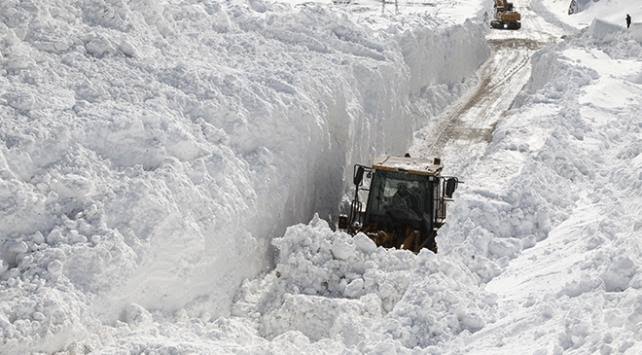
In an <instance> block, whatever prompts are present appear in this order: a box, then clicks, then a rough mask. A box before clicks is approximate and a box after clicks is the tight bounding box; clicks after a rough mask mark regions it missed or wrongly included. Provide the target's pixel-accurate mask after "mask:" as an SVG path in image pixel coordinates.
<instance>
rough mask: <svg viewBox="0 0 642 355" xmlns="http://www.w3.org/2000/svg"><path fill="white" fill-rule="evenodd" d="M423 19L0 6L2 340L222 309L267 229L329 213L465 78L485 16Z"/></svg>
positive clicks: (21, 344) (54, 343) (249, 7)
mask: <svg viewBox="0 0 642 355" xmlns="http://www.w3.org/2000/svg"><path fill="white" fill-rule="evenodd" d="M363 22H364V23H367V22H368V21H367V19H364V20H363ZM420 24H423V25H425V26H419V25H420ZM435 25H436V21H435V20H434V19H432V18H429V17H418V18H417V19H413V20H412V21H410V23H409V24H405V25H394V26H390V30H389V31H388V30H387V29H386V30H377V31H373V30H371V29H370V28H368V27H365V26H363V25H360V24H356V23H355V22H354V21H353V20H352V18H351V17H350V16H348V15H346V14H344V13H340V14H337V13H336V11H335V10H332V9H329V8H327V7H319V6H303V7H300V8H296V9H294V8H292V7H290V6H288V5H285V4H281V3H268V2H263V1H254V0H252V1H229V2H224V3H219V2H209V1H205V2H199V1H194V2H174V1H167V2H154V1H142V2H133V3H129V2H122V1H108V2H104V1H95V0H85V1H79V2H74V3H69V2H67V1H63V0H56V1H47V2H36V3H32V2H20V1H3V2H2V3H1V4H0V36H1V37H0V65H1V67H0V72H1V73H2V75H0V92H1V93H2V94H0V116H2V122H1V123H0V141H1V142H2V144H0V255H1V258H2V264H1V265H0V271H1V272H2V273H1V275H0V301H1V302H0V303H1V304H2V307H0V329H1V335H0V339H2V344H3V345H4V346H6V348H5V349H7V351H11V352H15V353H21V352H26V351H30V350H38V351H54V350H58V349H60V348H61V347H63V346H65V345H66V344H69V343H70V342H72V341H73V340H74V339H81V338H83V339H86V342H87V344H100V343H101V341H100V340H98V339H97V338H98V337H97V336H95V335H93V334H96V333H97V332H99V331H102V330H99V329H100V328H101V327H102V326H103V325H114V326H117V325H119V324H121V323H125V324H129V323H133V324H136V322H138V319H146V316H143V314H145V313H144V312H134V315H130V313H131V312H130V311H128V310H136V309H139V307H142V309H143V310H147V311H146V312H151V313H150V314H152V315H153V316H154V317H161V318H162V314H166V313H167V314H172V312H174V311H176V310H180V309H182V308H186V309H187V312H188V313H189V315H190V316H196V317H200V316H201V315H202V314H205V313H209V314H210V315H212V316H218V315H222V314H223V315H224V314H227V313H228V312H229V308H230V304H231V302H232V297H233V294H234V291H235V290H236V288H237V287H238V285H239V284H240V282H241V280H243V279H245V278H247V277H250V276H254V275H256V274H257V273H260V272H262V271H264V270H265V269H266V268H268V267H270V263H271V252H270V247H269V243H270V238H271V237H273V236H275V235H279V234H280V233H281V232H282V231H283V230H284V229H285V226H287V225H290V224H293V223H296V222H299V221H303V220H307V219H309V218H310V216H311V215H312V214H313V212H314V211H319V213H320V214H321V215H322V216H324V217H325V216H329V215H332V214H335V212H336V208H337V205H338V203H339V200H340V198H341V196H342V194H343V186H342V181H343V179H344V178H345V177H347V176H349V175H350V173H351V169H346V167H349V166H351V164H353V163H354V162H364V161H368V160H369V159H371V157H372V156H374V155H375V154H378V153H383V152H389V153H402V152H405V150H406V148H407V146H408V144H409V142H410V139H411V136H412V134H411V132H412V131H413V129H415V128H416V127H418V126H420V125H423V124H425V121H426V117H430V115H432V114H435V113H437V112H439V111H440V110H441V109H442V108H443V107H445V106H446V105H447V104H448V103H449V102H451V101H452V100H454V99H455V98H456V97H457V96H458V95H459V93H460V92H462V91H463V90H464V89H465V88H467V87H468V86H470V85H473V84H474V80H468V81H466V80H465V79H466V78H469V77H471V76H472V74H473V73H474V71H475V70H476V68H477V67H478V66H479V64H480V63H481V62H483V61H484V60H485V59H486V57H487V56H488V54H489V52H488V48H487V46H486V44H485V43H484V42H483V41H482V40H481V36H482V35H483V30H482V28H483V27H482V26H481V25H479V24H474V23H471V22H470V21H466V22H463V23H461V24H460V25H452V26H447V27H445V28H441V29H439V30H436V29H435ZM456 57H457V58H463V59H462V60H460V61H458V62H457V65H449V63H451V58H456ZM419 99H421V100H423V101H422V103H421V104H417V103H416V101H415V100H419ZM423 102H426V103H423ZM119 322H120V323H119ZM143 323H144V322H143ZM117 328H118V327H117ZM114 331H115V330H114ZM104 341H107V340H104Z"/></svg>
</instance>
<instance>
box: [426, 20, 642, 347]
mask: <svg viewBox="0 0 642 355" xmlns="http://www.w3.org/2000/svg"><path fill="white" fill-rule="evenodd" d="M605 29H606V30H605ZM610 29H611V28H610V27H609V26H605V25H603V23H600V22H596V23H595V25H594V26H593V28H590V29H587V30H585V31H583V32H582V33H581V34H579V35H578V36H574V37H572V38H570V39H569V40H568V41H565V42H562V43H560V44H557V45H554V46H552V47H548V48H546V49H544V50H542V51H540V52H539V53H537V54H536V55H535V56H534V57H533V67H532V68H533V69H532V77H531V80H530V81H529V83H528V84H527V85H526V86H525V87H524V90H523V92H522V94H521V97H520V98H518V99H517V100H516V102H515V103H514V104H513V107H512V108H511V110H510V111H509V112H508V113H507V118H506V119H505V120H502V121H500V123H499V124H498V125H497V127H496V130H495V132H494V135H493V141H492V143H491V144H490V145H489V147H488V150H487V152H486V155H485V157H484V159H483V160H482V161H483V164H481V165H479V166H478V169H477V171H476V173H475V174H473V175H472V176H470V177H467V178H466V182H467V184H465V185H462V187H461V188H460V190H459V191H458V195H457V196H456V198H455V203H454V206H453V207H454V208H453V210H452V211H451V213H449V215H450V217H449V221H448V224H447V225H446V226H445V227H444V228H443V229H442V230H441V231H440V235H439V238H438V243H440V251H443V253H444V254H445V255H444V257H449V258H453V259H458V260H461V262H462V263H464V264H466V265H468V267H469V268H470V270H471V271H473V272H475V273H476V274H477V275H478V276H479V277H480V279H481V280H482V281H486V282H487V285H486V290H487V291H490V292H494V293H496V294H497V295H498V307H497V311H496V312H497V313H499V314H502V316H501V317H496V313H493V314H492V315H491V316H492V317H495V319H497V321H496V323H495V324H493V326H492V327H488V329H486V328H485V329H483V330H482V331H480V334H479V336H478V337H470V338H464V339H462V341H463V342H465V343H468V345H466V346H465V347H464V348H463V350H462V351H463V352H467V351H473V352H483V351H485V352H488V353H504V352H506V353H508V352H510V353H525V352H528V353H538V354H539V353H541V354H544V353H559V352H566V351H568V352H577V353H596V352H601V353H631V354H633V353H638V352H640V349H641V346H642V342H640V339H639V337H638V336H637V335H638V334H639V324H640V323H639V300H640V299H641V297H642V288H641V287H640V278H639V270H640V268H641V267H642V264H641V263H640V260H642V259H641V258H640V257H641V256H642V255H641V253H642V245H641V244H640V240H639V235H640V232H641V229H640V228H641V227H642V224H641V219H640V216H641V215H642V214H641V212H642V200H641V199H640V191H642V175H640V164H639V163H640V157H642V145H641V144H642V141H640V134H641V130H642V121H641V117H642V116H641V115H640V112H642V106H641V104H640V102H642V90H641V89H642V88H641V86H640V80H639V77H640V73H642V61H640V58H641V56H640V54H641V52H640V50H641V49H642V47H641V46H640V44H639V43H638V42H636V41H635V40H633V39H632V38H631V37H630V36H629V34H628V33H627V32H626V31H624V30H622V29H620V30H619V31H618V32H609V30H610ZM606 33H610V35H604V34H606ZM444 159H447V157H445V158H444ZM482 319H485V318H484V315H482ZM500 330H501V331H500ZM525 339H527V340H525Z"/></svg>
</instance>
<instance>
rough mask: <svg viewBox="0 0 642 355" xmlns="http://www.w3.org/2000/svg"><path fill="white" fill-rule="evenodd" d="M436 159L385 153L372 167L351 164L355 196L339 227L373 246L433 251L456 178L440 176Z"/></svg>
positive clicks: (440, 166)
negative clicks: (363, 236) (363, 237)
mask: <svg viewBox="0 0 642 355" xmlns="http://www.w3.org/2000/svg"><path fill="white" fill-rule="evenodd" d="M441 170H442V165H441V162H440V160H439V159H435V160H433V161H425V160H422V159H416V158H409V157H393V156H384V157H380V158H378V159H376V160H375V162H374V164H373V165H372V166H371V167H368V166H364V165H359V164H357V165H355V167H354V173H353V179H354V181H353V182H354V184H355V195H354V196H355V197H354V199H353V200H352V203H351V205H350V211H349V214H348V215H345V216H343V218H341V217H340V220H339V228H340V229H345V230H347V231H348V232H350V233H352V234H355V233H357V232H364V233H366V234H367V235H368V236H370V237H371V238H372V239H373V240H375V242H376V243H377V244H378V245H383V246H386V247H395V248H405V249H411V250H413V251H415V252H418V251H419V250H420V249H422V248H428V249H431V250H433V251H434V252H437V246H436V243H435V240H434V238H435V235H436V231H437V229H438V228H439V227H441V225H443V223H444V221H445V218H446V201H448V200H450V199H451V197H452V194H453V192H454V191H455V189H456V187H457V184H458V182H459V181H458V179H457V178H456V177H444V176H441V175H440V174H441Z"/></svg>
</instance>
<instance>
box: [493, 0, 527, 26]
mask: <svg viewBox="0 0 642 355" xmlns="http://www.w3.org/2000/svg"><path fill="white" fill-rule="evenodd" d="M521 19H522V15H520V14H519V12H517V11H515V10H514V9H513V3H512V2H508V1H507V0H495V18H494V19H493V20H492V21H490V27H492V28H496V29H501V30H519V29H520V28H521V27H522V23H521V22H520V21H521Z"/></svg>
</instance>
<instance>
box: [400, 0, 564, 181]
mask: <svg viewBox="0 0 642 355" xmlns="http://www.w3.org/2000/svg"><path fill="white" fill-rule="evenodd" d="M514 4H515V6H516V9H517V11H519V12H520V13H522V28H521V29H520V30H517V31H510V30H492V31H491V32H490V33H489V34H488V36H487V40H488V44H489V46H490V48H491V50H492V54H491V56H490V58H489V59H488V60H487V61H486V63H484V65H483V66H482V67H481V69H480V70H479V72H478V76H479V85H478V86H477V88H476V89H475V90H473V91H472V92H471V93H470V94H468V95H466V96H464V97H463V98H462V99H461V100H459V101H458V102H457V103H455V104H454V105H452V106H451V107H450V108H449V109H447V110H446V111H445V113H444V114H443V115H442V116H441V117H440V118H439V119H437V120H435V122H436V123H434V124H429V125H428V126H426V127H424V128H423V129H421V130H419V131H418V132H417V133H415V143H414V145H413V147H411V149H410V150H411V153H412V155H414V156H419V157H426V158H431V157H435V156H438V157H447V160H446V161H447V163H446V166H445V169H446V173H447V174H452V175H459V176H464V177H465V176H466V175H467V174H470V173H471V172H472V171H471V169H474V163H475V162H476V161H477V160H478V158H479V157H480V156H481V155H482V154H483V152H484V148H485V146H486V145H487V144H488V143H489V142H490V141H491V139H492V134H493V130H494V127H495V125H496V124H497V122H498V120H500V119H502V117H503V116H504V113H505V112H506V111H507V110H509V109H510V107H511V105H512V103H513V101H514V100H515V98H516V97H517V95H518V93H519V92H520V90H521V89H522V87H523V86H524V85H525V84H526V83H527V81H528V80H529V78H530V72H531V56H532V55H533V54H534V53H535V52H536V51H537V50H539V49H540V48H542V47H543V46H544V45H545V44H547V43H552V42H555V41H557V40H559V39H560V37H561V36H562V35H563V34H564V33H566V32H565V30H564V29H562V28H560V27H559V26H558V25H555V24H553V23H550V22H548V21H547V20H546V19H544V18H543V17H542V16H540V15H539V14H538V13H537V12H535V11H533V9H532V7H531V1H515V2H514ZM485 17H488V16H485ZM471 165H473V166H472V167H471Z"/></svg>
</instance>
